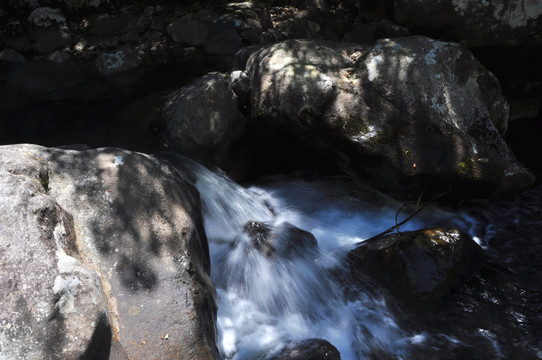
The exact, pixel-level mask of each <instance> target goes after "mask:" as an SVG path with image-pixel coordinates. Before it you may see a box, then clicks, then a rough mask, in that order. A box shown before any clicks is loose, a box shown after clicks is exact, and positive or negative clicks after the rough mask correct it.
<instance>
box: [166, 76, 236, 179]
mask: <svg viewBox="0 0 542 360" xmlns="http://www.w3.org/2000/svg"><path fill="white" fill-rule="evenodd" d="M229 81H230V80H229V76H227V75H224V74H220V73H210V74H207V75H205V76H203V77H201V78H199V79H196V80H195V81H194V82H192V83H191V84H189V85H187V86H185V87H183V88H182V89H180V90H179V91H177V92H175V93H174V94H173V95H172V96H171V97H170V98H169V99H168V100H167V102H166V104H165V106H164V108H163V110H162V114H163V118H164V122H165V136H166V139H167V140H168V142H169V145H170V147H171V149H172V150H173V151H175V152H177V153H180V154H182V155H186V156H188V157H192V158H195V159H197V160H203V161H207V162H211V163H213V164H215V165H217V166H219V167H221V168H223V169H224V170H231V166H232V164H231V163H230V160H231V158H232V157H235V155H236V153H237V150H238V145H239V142H240V140H241V138H242V136H243V135H244V131H245V127H246V118H245V116H244V115H243V114H242V113H241V112H240V111H239V104H238V103H237V97H236V95H235V93H234V92H233V91H232V89H231V87H230V83H229Z"/></svg>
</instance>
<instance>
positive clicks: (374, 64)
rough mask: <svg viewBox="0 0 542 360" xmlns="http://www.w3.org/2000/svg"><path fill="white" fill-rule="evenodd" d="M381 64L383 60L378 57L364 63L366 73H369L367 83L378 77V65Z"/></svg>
mask: <svg viewBox="0 0 542 360" xmlns="http://www.w3.org/2000/svg"><path fill="white" fill-rule="evenodd" d="M383 62H384V59H383V58H382V56H380V55H377V56H373V57H370V58H369V59H368V62H365V65H366V66H367V71H369V81H373V80H375V79H376V78H377V77H378V75H379V72H378V65H380V64H382V63H383Z"/></svg>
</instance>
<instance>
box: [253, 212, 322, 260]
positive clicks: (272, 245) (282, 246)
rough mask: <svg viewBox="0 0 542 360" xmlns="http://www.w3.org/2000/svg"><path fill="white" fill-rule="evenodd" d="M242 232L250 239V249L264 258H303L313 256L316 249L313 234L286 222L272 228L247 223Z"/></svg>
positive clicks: (257, 223) (254, 222)
mask: <svg viewBox="0 0 542 360" xmlns="http://www.w3.org/2000/svg"><path fill="white" fill-rule="evenodd" d="M243 232H244V233H245V234H247V235H248V237H249V238H250V240H251V245H252V247H253V248H255V249H256V250H258V251H260V252H261V253H263V254H264V255H266V256H279V257H285V258H295V257H304V256H307V255H310V254H314V251H315V250H316V249H317V248H318V241H317V240H316V238H315V237H314V235H313V234H311V233H310V232H308V231H305V230H303V229H300V228H298V227H297V226H294V225H292V224H290V223H288V222H283V223H280V224H279V225H278V226H275V227H273V226H271V225H270V224H266V223H261V222H257V221H249V222H247V223H246V224H245V228H244V229H243Z"/></svg>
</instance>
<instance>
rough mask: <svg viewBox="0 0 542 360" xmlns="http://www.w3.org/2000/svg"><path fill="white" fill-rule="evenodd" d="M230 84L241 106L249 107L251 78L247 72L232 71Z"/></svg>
mask: <svg viewBox="0 0 542 360" xmlns="http://www.w3.org/2000/svg"><path fill="white" fill-rule="evenodd" d="M229 81H230V86H231V89H232V91H233V92H234V94H235V96H237V100H238V103H239V107H240V108H241V109H244V108H246V107H247V105H248V102H249V96H250V79H249V78H248V76H247V74H246V73H245V72H243V71H241V70H235V71H232V72H231V73H230V80H229Z"/></svg>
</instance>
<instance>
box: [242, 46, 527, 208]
mask: <svg viewBox="0 0 542 360" xmlns="http://www.w3.org/2000/svg"><path fill="white" fill-rule="evenodd" d="M247 73H248V74H249V77H250V78H251V88H252V90H251V91H252V95H251V97H252V121H254V122H255V123H257V124H261V125H259V126H262V128H266V127H265V126H264V125H265V124H272V125H271V126H273V125H274V126H275V127H277V126H280V127H281V128H285V129H288V132H289V134H297V136H298V138H299V141H304V143H305V144H306V145H307V146H310V147H312V148H314V149H315V151H319V152H320V153H321V154H322V156H323V157H322V158H325V157H328V158H332V162H334V163H338V164H339V166H340V167H341V168H342V169H343V170H344V171H346V172H348V173H350V174H353V175H356V176H361V177H363V178H365V179H367V180H368V182H369V183H370V184H372V185H374V186H376V187H378V188H379V189H381V190H383V191H385V192H387V193H389V194H391V195H393V196H395V197H397V198H404V199H408V198H417V197H418V196H419V194H420V193H421V192H422V191H423V189H426V187H427V185H428V184H429V185H430V187H429V189H426V192H425V195H427V196H432V195H436V194H438V193H441V192H443V191H445V190H447V189H448V188H449V187H451V188H452V190H453V191H454V192H455V195H456V196H459V197H464V198H467V197H486V196H493V195H499V194H503V193H508V192H512V191H518V190H521V189H523V188H525V187H526V186H529V185H530V184H532V182H533V177H532V175H531V174H530V172H528V171H527V170H526V169H525V168H524V167H523V166H522V165H521V164H519V163H518V162H517V160H515V158H514V156H513V154H512V153H511V152H510V151H509V149H508V148H507V146H506V143H505V142H504V140H503V137H502V135H503V134H504V132H505V131H506V128H507V121H508V113H509V109H508V104H507V102H506V100H505V99H504V97H503V96H502V94H501V91H500V87H499V83H498V81H497V80H496V78H495V77H494V76H493V75H492V74H491V73H489V72H488V71H487V70H485V69H484V68H483V66H482V65H481V64H480V63H479V62H478V61H477V60H476V59H475V58H474V57H473V56H472V54H471V52H470V51H469V50H468V49H466V48H465V47H462V46H460V45H458V44H456V43H446V42H440V41H435V40H432V39H429V38H426V37H420V36H412V37H405V38H397V39H394V40H389V39H384V40H379V41H377V42H376V43H375V44H374V46H363V45H355V44H344V43H333V42H312V41H305V40H289V41H285V42H282V43H278V44H274V45H272V46H269V47H266V48H263V49H261V50H259V51H258V52H256V53H254V54H253V55H252V56H251V57H250V59H249V61H248V63H247ZM265 131H267V132H269V131H268V130H267V128H266V130H265ZM264 136H265V135H264Z"/></svg>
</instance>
